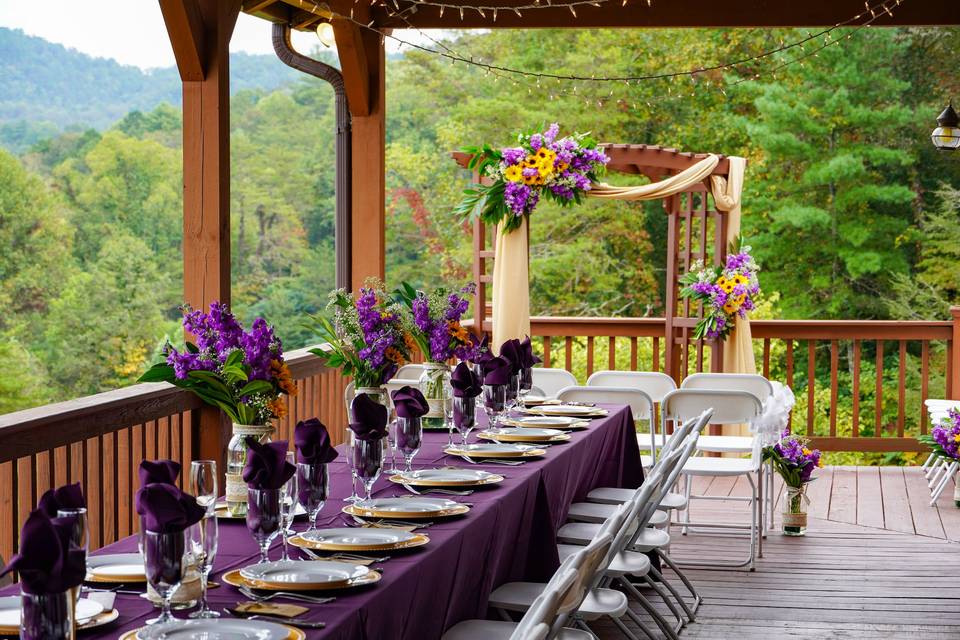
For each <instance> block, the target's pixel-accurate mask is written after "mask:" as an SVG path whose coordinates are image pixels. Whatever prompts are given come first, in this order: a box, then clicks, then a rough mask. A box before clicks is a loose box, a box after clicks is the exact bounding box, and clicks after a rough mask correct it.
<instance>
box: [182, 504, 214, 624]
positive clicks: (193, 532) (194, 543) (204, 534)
mask: <svg viewBox="0 0 960 640" xmlns="http://www.w3.org/2000/svg"><path fill="white" fill-rule="evenodd" d="M219 538H220V528H219V525H218V524H217V517H216V516H215V515H213V514H211V513H208V514H207V515H206V516H204V517H203V518H202V519H201V520H200V522H198V523H196V524H195V525H193V526H192V527H190V548H191V550H192V551H193V556H194V558H196V559H197V569H199V570H200V602H199V604H198V606H197V610H196V611H194V612H193V613H191V614H190V616H189V617H191V618H219V617H220V612H219V611H214V610H213V609H211V608H210V607H209V606H208V605H207V579H208V578H209V577H210V571H211V569H213V560H214V558H216V557H217V546H218V543H219Z"/></svg>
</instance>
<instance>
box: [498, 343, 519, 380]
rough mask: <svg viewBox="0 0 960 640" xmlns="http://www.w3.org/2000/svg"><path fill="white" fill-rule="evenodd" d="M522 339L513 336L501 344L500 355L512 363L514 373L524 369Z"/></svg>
mask: <svg viewBox="0 0 960 640" xmlns="http://www.w3.org/2000/svg"><path fill="white" fill-rule="evenodd" d="M520 352H521V348H520V341H519V340H517V339H516V338H511V339H510V340H507V341H505V342H504V343H503V344H502V345H500V357H501V358H503V359H504V360H506V361H507V362H509V363H510V368H511V369H512V370H513V373H514V374H516V373H519V372H520V369H523V364H522V362H521V361H522V356H521V353H520Z"/></svg>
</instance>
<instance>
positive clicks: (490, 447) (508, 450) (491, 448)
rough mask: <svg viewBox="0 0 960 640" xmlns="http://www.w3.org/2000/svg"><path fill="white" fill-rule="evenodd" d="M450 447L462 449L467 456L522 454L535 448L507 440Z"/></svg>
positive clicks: (457, 449)
mask: <svg viewBox="0 0 960 640" xmlns="http://www.w3.org/2000/svg"><path fill="white" fill-rule="evenodd" d="M452 449H455V450H456V451H462V452H463V453H465V454H466V455H468V456H482V455H484V454H487V453H492V454H494V455H515V456H522V455H523V454H525V453H527V452H528V451H533V450H535V449H536V447H535V446H533V445H529V444H514V443H509V442H477V443H475V444H468V445H467V446H463V445H459V444H458V445H454V446H453V447H452Z"/></svg>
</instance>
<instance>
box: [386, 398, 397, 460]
mask: <svg viewBox="0 0 960 640" xmlns="http://www.w3.org/2000/svg"><path fill="white" fill-rule="evenodd" d="M390 416H391V420H390V421H389V422H387V446H388V447H389V449H390V468H389V469H387V473H389V474H390V475H395V474H397V473H400V469H397V411H396V409H394V408H393V407H390Z"/></svg>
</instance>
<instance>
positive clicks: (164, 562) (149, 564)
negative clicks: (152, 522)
mask: <svg viewBox="0 0 960 640" xmlns="http://www.w3.org/2000/svg"><path fill="white" fill-rule="evenodd" d="M187 539H188V534H187V532H186V531H176V532H171V533H160V532H157V531H144V532H143V564H144V569H145V572H146V574H147V581H148V582H149V583H150V586H151V587H153V589H154V591H156V592H157V595H158V596H160V601H161V610H160V617H158V618H157V619H155V620H153V621H152V623H149V624H150V625H151V627H150V628H153V629H154V631H153V632H152V633H151V632H150V628H148V629H147V633H146V635H145V637H147V638H161V637H164V635H163V634H164V631H163V630H162V629H158V627H162V626H163V625H164V624H166V623H168V622H172V621H173V620H174V619H175V618H174V617H173V614H171V613H170V599H171V598H172V597H173V594H174V593H175V592H176V590H177V589H179V588H180V583H181V582H183V576H184V574H185V573H186V569H187V564H188V560H189V557H190V554H189V552H188V546H187Z"/></svg>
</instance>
